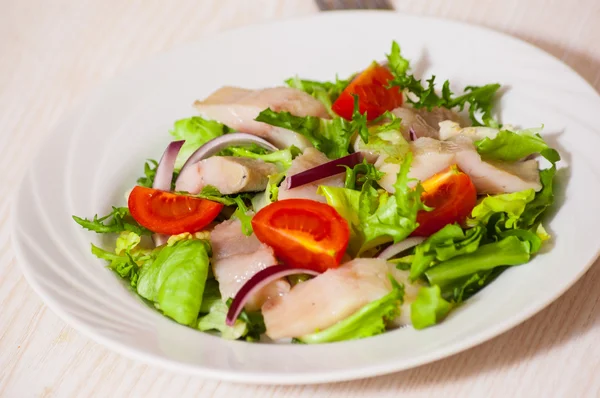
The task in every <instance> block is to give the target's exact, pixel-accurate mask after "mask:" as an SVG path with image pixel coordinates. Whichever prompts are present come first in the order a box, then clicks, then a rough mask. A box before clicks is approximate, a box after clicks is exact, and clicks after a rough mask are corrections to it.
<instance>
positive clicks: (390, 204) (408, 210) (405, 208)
mask: <svg viewBox="0 0 600 398" xmlns="http://www.w3.org/2000/svg"><path fill="white" fill-rule="evenodd" d="M411 163H412V154H411V153H410V152H409V153H407V154H406V157H405V159H404V161H403V162H402V165H401V166H400V170H399V171H398V175H397V178H396V182H395V183H394V189H395V193H394V194H393V195H390V194H388V193H387V192H383V193H381V194H379V193H378V192H377V191H376V190H375V189H374V188H373V187H372V184H371V181H367V182H366V183H365V184H364V185H363V189H362V190H361V194H360V198H359V209H358V217H359V220H360V223H361V226H362V230H363V232H364V234H365V244H364V245H363V247H362V251H364V250H367V249H370V248H373V247H375V246H378V245H380V244H383V243H386V242H389V241H393V242H394V243H398V242H400V241H401V240H403V239H405V238H406V237H407V236H408V235H410V233H411V232H412V231H414V230H415V229H416V228H417V227H418V225H419V224H418V223H417V213H418V212H419V210H423V209H425V207H424V205H423V203H422V202H421V193H422V192H423V188H422V187H421V185H420V184H417V186H416V187H415V188H414V189H413V188H410V187H409V186H408V183H409V179H408V171H409V170H410V165H411Z"/></svg>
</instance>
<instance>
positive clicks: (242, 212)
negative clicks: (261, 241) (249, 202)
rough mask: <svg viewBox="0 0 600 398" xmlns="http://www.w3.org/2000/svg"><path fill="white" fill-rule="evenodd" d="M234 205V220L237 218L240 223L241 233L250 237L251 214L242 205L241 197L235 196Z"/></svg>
mask: <svg viewBox="0 0 600 398" xmlns="http://www.w3.org/2000/svg"><path fill="white" fill-rule="evenodd" d="M234 200H235V204H236V205H237V209H235V212H234V213H233V216H232V217H234V218H237V219H238V220H240V222H241V223H242V232H243V233H244V235H246V236H250V235H252V233H253V230H252V217H253V214H252V213H250V212H249V209H248V207H246V204H245V203H244V199H242V197H241V196H236V197H235V198H234Z"/></svg>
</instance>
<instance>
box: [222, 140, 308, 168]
mask: <svg viewBox="0 0 600 398" xmlns="http://www.w3.org/2000/svg"><path fill="white" fill-rule="evenodd" d="M228 151H230V152H231V154H232V155H233V156H240V157H245V158H252V159H258V160H262V161H264V162H268V163H277V164H279V165H280V166H281V168H282V170H283V171H285V170H287V169H289V168H290V166H291V165H292V160H293V159H294V158H295V157H296V156H298V155H299V154H300V153H301V151H300V149H298V148H297V147H295V146H293V145H292V146H291V147H289V148H286V149H280V150H279V151H275V152H268V153H264V154H263V153H256V152H254V151H252V150H250V149H248V148H242V147H231V148H228Z"/></svg>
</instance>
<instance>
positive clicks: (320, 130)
mask: <svg viewBox="0 0 600 398" xmlns="http://www.w3.org/2000/svg"><path fill="white" fill-rule="evenodd" d="M255 120H256V121H258V122H263V123H267V124H270V125H272V126H276V127H282V128H284V129H288V130H292V131H295V132H296V133H298V134H302V135H303V136H304V137H306V138H307V139H308V140H309V141H310V142H311V143H312V144H313V146H314V147H315V148H317V149H318V150H319V151H321V152H323V153H324V154H325V155H326V156H327V157H328V158H329V159H338V158H341V157H342V156H346V155H348V149H349V147H350V139H351V138H352V136H353V135H354V133H355V132H358V134H359V135H360V136H361V138H362V139H363V141H364V142H367V141H368V140H369V132H368V128H367V118H366V116H365V115H362V114H361V113H360V112H359V111H358V96H354V113H353V116H352V120H351V121H347V120H345V119H343V118H341V117H334V118H333V119H321V118H318V117H315V116H305V117H300V116H294V115H292V114H291V113H289V112H275V111H273V110H271V109H270V108H268V109H265V110H264V111H262V112H261V113H260V114H259V115H258V116H257V117H256V119H255Z"/></svg>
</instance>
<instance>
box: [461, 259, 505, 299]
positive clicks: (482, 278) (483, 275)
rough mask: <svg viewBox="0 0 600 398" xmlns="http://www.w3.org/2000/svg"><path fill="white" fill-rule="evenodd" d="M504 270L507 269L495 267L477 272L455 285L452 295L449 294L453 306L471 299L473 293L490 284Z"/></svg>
mask: <svg viewBox="0 0 600 398" xmlns="http://www.w3.org/2000/svg"><path fill="white" fill-rule="evenodd" d="M506 268H508V267H496V268H493V269H491V270H487V271H482V272H477V273H475V274H473V275H471V276H470V277H469V278H468V279H466V280H465V281H464V282H461V283H458V284H456V285H455V286H454V288H453V290H452V294H451V295H450V294H449V296H450V297H451V298H452V301H453V304H455V305H458V304H460V303H462V302H463V301H465V300H466V299H468V298H469V297H472V296H473V295H474V294H475V293H477V292H478V291H480V290H481V289H483V288H484V287H485V286H487V285H489V284H490V283H492V282H493V281H494V279H496V278H497V277H498V276H499V275H500V274H501V273H502V272H504V270H506Z"/></svg>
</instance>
